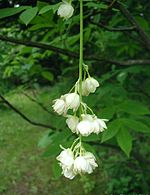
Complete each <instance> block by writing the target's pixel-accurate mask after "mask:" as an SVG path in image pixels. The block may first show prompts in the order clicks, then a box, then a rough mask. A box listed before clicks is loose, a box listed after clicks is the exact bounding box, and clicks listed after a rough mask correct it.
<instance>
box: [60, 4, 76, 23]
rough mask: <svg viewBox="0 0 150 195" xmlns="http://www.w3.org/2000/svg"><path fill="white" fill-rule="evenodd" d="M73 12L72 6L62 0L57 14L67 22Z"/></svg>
mask: <svg viewBox="0 0 150 195" xmlns="http://www.w3.org/2000/svg"><path fill="white" fill-rule="evenodd" d="M73 12H74V8H73V7H72V5H71V4H70V3H68V2H67V1H65V0H64V1H63V2H62V3H61V5H60V6H59V8H58V11H57V14H58V15H59V16H60V17H61V18H64V19H65V20H67V19H69V18H70V17H71V16H72V15H73Z"/></svg>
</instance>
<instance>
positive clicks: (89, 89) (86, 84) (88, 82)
mask: <svg viewBox="0 0 150 195" xmlns="http://www.w3.org/2000/svg"><path fill="white" fill-rule="evenodd" d="M97 87H99V83H98V81H97V80H96V79H94V78H92V77H89V78H87V79H85V81H83V84H82V94H83V95H85V96H88V95H89V93H94V92H95V91H96V88H97Z"/></svg>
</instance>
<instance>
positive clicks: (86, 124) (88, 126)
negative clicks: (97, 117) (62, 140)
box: [76, 120, 93, 136]
mask: <svg viewBox="0 0 150 195" xmlns="http://www.w3.org/2000/svg"><path fill="white" fill-rule="evenodd" d="M76 131H77V133H80V134H81V135H82V136H88V135H90V134H91V133H92V132H93V126H92V123H91V122H90V121H87V120H83V121H80V122H79V123H78V125H77V128H76Z"/></svg>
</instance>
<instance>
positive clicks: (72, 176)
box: [62, 166, 76, 179]
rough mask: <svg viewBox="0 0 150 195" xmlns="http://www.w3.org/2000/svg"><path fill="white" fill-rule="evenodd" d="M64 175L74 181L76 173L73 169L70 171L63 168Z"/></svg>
mask: <svg viewBox="0 0 150 195" xmlns="http://www.w3.org/2000/svg"><path fill="white" fill-rule="evenodd" d="M62 174H63V175H64V176H65V177H67V178H69V179H73V178H74V177H75V176H76V174H75V172H74V171H73V167H71V168H70V169H68V168H66V167H63V166H62Z"/></svg>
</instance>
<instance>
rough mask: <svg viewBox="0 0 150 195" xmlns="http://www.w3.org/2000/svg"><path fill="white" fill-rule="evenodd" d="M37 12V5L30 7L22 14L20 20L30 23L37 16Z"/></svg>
mask: <svg viewBox="0 0 150 195" xmlns="http://www.w3.org/2000/svg"><path fill="white" fill-rule="evenodd" d="M37 12H38V8H37V7H33V8H29V9H27V10H25V11H24V12H23V13H22V14H21V15H20V20H21V21H22V22H23V23H25V24H26V25H28V24H29V23H30V22H31V21H32V20H33V18H34V17H35V16H36V14H37Z"/></svg>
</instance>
